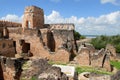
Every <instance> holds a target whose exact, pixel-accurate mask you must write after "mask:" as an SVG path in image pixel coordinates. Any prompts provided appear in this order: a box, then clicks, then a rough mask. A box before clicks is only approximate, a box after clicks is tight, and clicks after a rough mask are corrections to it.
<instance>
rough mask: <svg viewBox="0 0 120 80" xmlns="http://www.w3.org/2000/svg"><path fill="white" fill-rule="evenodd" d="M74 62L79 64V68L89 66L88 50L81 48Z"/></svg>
mask: <svg viewBox="0 0 120 80" xmlns="http://www.w3.org/2000/svg"><path fill="white" fill-rule="evenodd" d="M74 60H75V61H76V62H77V64H79V65H80V66H89V65H90V63H91V61H90V50H89V49H88V48H86V47H84V48H81V50H80V52H79V53H78V55H77V56H76V57H75V58H74Z"/></svg>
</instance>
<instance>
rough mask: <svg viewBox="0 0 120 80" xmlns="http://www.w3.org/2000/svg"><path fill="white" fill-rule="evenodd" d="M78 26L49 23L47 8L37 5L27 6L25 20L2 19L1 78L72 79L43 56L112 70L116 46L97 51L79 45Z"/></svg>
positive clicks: (56, 60)
mask: <svg viewBox="0 0 120 80" xmlns="http://www.w3.org/2000/svg"><path fill="white" fill-rule="evenodd" d="M74 29H75V27H74V24H72V23H58V24H45V23H44V11H43V9H41V8H39V7H36V6H28V7H26V8H25V12H24V15H23V21H22V23H16V22H9V21H0V63H1V64H0V80H22V79H25V80H31V79H32V76H34V77H35V78H37V80H41V79H42V80H43V79H45V80H68V77H67V76H66V75H65V74H63V73H62V72H61V69H60V68H57V67H51V66H49V64H47V63H46V62H45V61H43V60H41V58H42V59H45V60H47V61H53V62H58V63H59V62H60V63H64V64H67V63H69V62H70V61H71V62H72V61H73V62H75V63H76V64H77V65H80V66H93V67H99V68H105V69H106V70H107V71H111V66H110V60H111V59H113V58H114V57H116V53H115V52H116V51H115V48H114V47H112V46H111V45H108V46H107V47H106V49H105V50H104V49H101V50H99V51H96V50H95V48H94V47H93V46H92V45H89V44H82V45H81V46H79V45H78V44H77V42H76V40H75V38H74V37H75V36H74ZM32 58H35V59H38V58H39V59H38V60H35V59H33V60H32V61H31V59H32ZM26 59H30V61H29V60H27V61H26ZM26 62H27V64H26ZM42 62H43V63H42ZM30 63H31V64H30ZM32 63H33V64H32ZM39 63H40V64H39ZM29 64H30V65H29ZM46 65H47V66H46ZM28 66H29V67H28ZM23 67H24V68H23ZM26 67H28V68H26ZM40 67H41V68H40ZM36 68H37V69H36ZM22 70H23V71H22ZM43 70H44V71H43ZM36 73H37V74H36ZM52 76H53V77H52ZM75 80H76V79H75Z"/></svg>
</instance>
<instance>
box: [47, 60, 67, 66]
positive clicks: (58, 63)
mask: <svg viewBox="0 0 120 80" xmlns="http://www.w3.org/2000/svg"><path fill="white" fill-rule="evenodd" d="M48 63H49V64H51V65H53V64H57V65H67V64H65V63H61V62H54V61H48Z"/></svg>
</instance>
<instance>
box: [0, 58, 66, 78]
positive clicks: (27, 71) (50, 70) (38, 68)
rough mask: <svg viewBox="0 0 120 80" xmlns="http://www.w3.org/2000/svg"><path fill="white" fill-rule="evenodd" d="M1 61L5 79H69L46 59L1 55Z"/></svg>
mask: <svg viewBox="0 0 120 80" xmlns="http://www.w3.org/2000/svg"><path fill="white" fill-rule="evenodd" d="M0 62H1V64H2V65H1V66H2V70H3V77H4V80H32V79H33V78H34V79H36V80H41V79H45V80H68V77H67V76H66V75H65V74H64V73H62V72H61V69H60V68H58V67H52V66H51V65H49V64H48V63H47V60H45V59H40V58H36V59H34V58H33V59H23V58H6V57H0ZM0 76H1V75H0ZM0 78H1V77H0Z"/></svg>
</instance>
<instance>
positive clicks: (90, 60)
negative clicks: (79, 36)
mask: <svg viewBox="0 0 120 80" xmlns="http://www.w3.org/2000/svg"><path fill="white" fill-rule="evenodd" d="M111 49H112V50H111ZM111 57H112V58H111ZM113 57H114V58H115V57H116V53H115V48H114V47H113V46H111V45H107V46H106V49H101V50H95V48H94V47H93V46H92V45H91V44H88V43H84V44H82V45H81V46H80V47H79V50H78V54H77V56H76V57H75V58H74V61H75V62H76V63H77V64H79V65H81V66H92V67H95V68H105V69H106V70H107V71H112V66H111V65H110V60H113Z"/></svg>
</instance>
